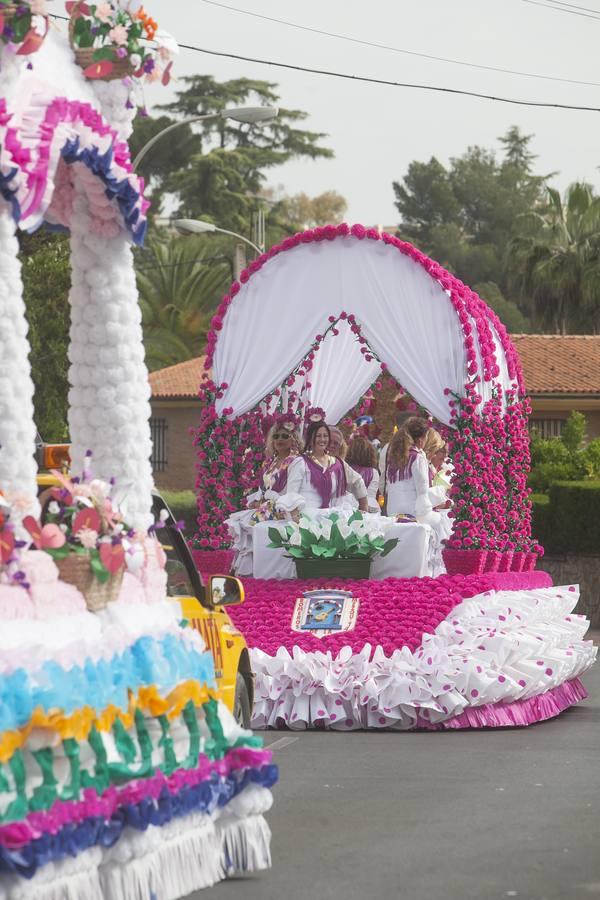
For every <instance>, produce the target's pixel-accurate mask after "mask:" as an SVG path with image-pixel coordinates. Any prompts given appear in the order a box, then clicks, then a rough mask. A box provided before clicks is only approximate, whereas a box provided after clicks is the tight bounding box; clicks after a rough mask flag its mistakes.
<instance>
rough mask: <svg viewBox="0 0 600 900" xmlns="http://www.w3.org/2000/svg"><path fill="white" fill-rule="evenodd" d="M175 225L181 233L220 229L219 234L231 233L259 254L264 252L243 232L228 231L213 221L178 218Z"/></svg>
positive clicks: (203, 232) (199, 232)
mask: <svg viewBox="0 0 600 900" xmlns="http://www.w3.org/2000/svg"><path fill="white" fill-rule="evenodd" d="M173 225H174V226H175V228H176V229H177V231H179V233H180V234H205V233H207V232H209V231H211V232H212V231H218V232H219V234H229V235H231V237H234V238H237V240H238V241H243V242H244V243H245V244H248V245H249V246H250V247H252V249H253V250H254V251H255V252H256V253H258V255H259V256H260V255H261V253H263V251H262V250H261V249H260V247H257V246H256V244H253V243H252V241H251V240H249V239H248V238H247V237H244V235H243V234H238V233H237V231H228V230H227V229H226V228H219V227H218V226H217V225H214V224H213V223H212V222H203V221H202V220H201V219H176V220H175V221H174V222H173Z"/></svg>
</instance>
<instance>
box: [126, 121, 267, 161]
mask: <svg viewBox="0 0 600 900" xmlns="http://www.w3.org/2000/svg"><path fill="white" fill-rule="evenodd" d="M278 113H279V109H278V108H277V107H276V106H240V107H233V108H232V109H224V110H223V111H222V112H218V113H206V114H205V115H202V116H194V118H192V119H182V121H181V122H173V124H172V125H167V127H166V128H163V129H162V131H159V132H158V134H155V135H154V137H152V138H150V140H149V141H147V143H145V144H144V146H143V147H142V149H141V150H140V152H139V153H138V155H137V156H136V158H135V159H134V160H133V164H132V165H133V171H134V172H135V170H136V169H137V167H138V166H139V164H140V163H141V161H142V159H143V158H144V156H145V155H146V153H147V152H148V150H150V148H151V147H153V146H154V144H155V143H156V142H157V141H158V140H159V139H160V138H161V137H162V136H163V135H164V134H168V133H169V131H173V130H174V129H175V128H179V126H180V125H193V124H194V122H204V121H206V119H233V121H234V122H242V123H243V124H244V125H259V124H261V123H265V122H270V121H271V120H272V119H274V118H275V117H276V116H277V115H278Z"/></svg>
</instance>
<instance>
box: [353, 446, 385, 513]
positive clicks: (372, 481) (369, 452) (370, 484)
mask: <svg viewBox="0 0 600 900" xmlns="http://www.w3.org/2000/svg"><path fill="white" fill-rule="evenodd" d="M346 462H347V463H348V465H349V466H350V468H352V469H354V471H355V472H358V474H359V475H360V477H361V478H362V480H363V481H364V483H365V487H366V489H367V503H368V509H369V512H370V513H373V514H374V515H377V516H378V515H380V513H381V509H380V507H379V503H378V501H377V494H378V492H379V471H378V469H377V451H376V449H375V447H374V446H373V444H372V443H371V441H369V440H368V439H367V438H366V437H363V435H361V434H357V435H355V436H354V437H352V438H351V439H350V445H349V447H348V453H347V454H346Z"/></svg>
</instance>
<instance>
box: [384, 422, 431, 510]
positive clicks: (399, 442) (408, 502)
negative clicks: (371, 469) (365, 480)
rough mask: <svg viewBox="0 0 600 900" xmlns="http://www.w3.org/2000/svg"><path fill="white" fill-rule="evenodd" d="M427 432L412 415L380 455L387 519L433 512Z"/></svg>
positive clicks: (421, 423) (423, 423) (425, 424)
mask: <svg viewBox="0 0 600 900" xmlns="http://www.w3.org/2000/svg"><path fill="white" fill-rule="evenodd" d="M428 431H429V425H428V424H427V422H426V421H425V419H420V418H419V417H418V416H411V417H410V418H409V419H407V420H406V422H405V423H404V425H403V426H402V428H400V430H399V431H397V432H396V433H395V434H394V436H393V437H392V440H391V441H390V443H389V444H388V445H387V447H385V448H384V450H383V451H382V453H381V457H380V459H379V471H380V479H379V493H380V494H382V495H383V496H384V497H385V507H386V514H387V515H388V516H397V515H404V516H409V517H412V518H416V517H417V516H418V515H423V514H425V513H427V512H428V511H430V510H431V509H432V506H431V503H430V502H429V500H428V494H429V488H430V478H429V463H428V462H427V457H426V456H425V454H424V453H423V446H424V444H425V438H426V437H427V432H428Z"/></svg>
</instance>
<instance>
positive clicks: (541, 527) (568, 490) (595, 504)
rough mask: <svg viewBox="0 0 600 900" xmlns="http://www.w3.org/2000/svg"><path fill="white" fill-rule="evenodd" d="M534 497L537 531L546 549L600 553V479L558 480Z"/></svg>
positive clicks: (535, 526) (563, 551)
mask: <svg viewBox="0 0 600 900" xmlns="http://www.w3.org/2000/svg"><path fill="white" fill-rule="evenodd" d="M531 500H532V504H533V523H532V527H533V534H534V535H535V537H536V538H537V540H538V541H539V542H540V544H542V546H543V547H544V548H545V550H546V553H548V554H549V555H550V556H552V555H553V554H556V555H563V554H565V553H574V554H581V555H582V556H598V555H600V481H558V482H556V483H555V484H553V485H552V486H551V487H550V492H549V494H532V495H531Z"/></svg>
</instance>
